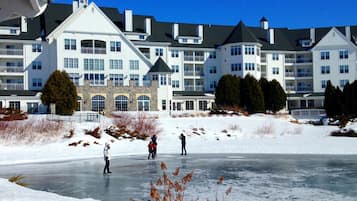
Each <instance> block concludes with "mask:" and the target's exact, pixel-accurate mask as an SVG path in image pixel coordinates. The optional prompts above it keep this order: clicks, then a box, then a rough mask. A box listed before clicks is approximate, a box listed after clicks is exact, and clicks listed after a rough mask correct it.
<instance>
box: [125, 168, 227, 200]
mask: <svg viewBox="0 0 357 201" xmlns="http://www.w3.org/2000/svg"><path fill="white" fill-rule="evenodd" d="M160 168H161V171H162V177H159V178H158V180H157V181H156V184H154V183H153V182H151V183H150V198H151V199H152V200H154V201H184V200H185V191H186V190H187V185H188V184H189V183H190V182H191V181H192V179H193V174H194V173H193V171H192V172H189V173H187V174H185V175H183V176H182V177H180V168H176V169H175V171H174V172H173V173H172V176H171V177H172V178H170V176H169V175H168V174H167V173H166V172H167V166H166V164H165V163H164V162H161V164H160ZM223 180H224V178H223V176H221V177H219V179H218V181H217V192H216V196H215V200H216V201H220V200H219V199H218V186H219V185H222V184H223ZM231 192H232V187H229V188H228V189H227V190H226V191H225V193H224V195H222V200H221V201H224V199H225V198H226V197H227V196H229V194H230V193H231ZM195 200H196V201H199V200H200V199H199V198H197V199H195ZM205 200H209V199H208V198H206V199H205ZM130 201H135V200H134V199H130Z"/></svg>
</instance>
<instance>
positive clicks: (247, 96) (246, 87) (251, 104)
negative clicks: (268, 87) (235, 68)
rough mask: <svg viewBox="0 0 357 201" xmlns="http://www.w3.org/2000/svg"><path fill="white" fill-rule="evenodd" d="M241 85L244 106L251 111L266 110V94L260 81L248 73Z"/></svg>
mask: <svg viewBox="0 0 357 201" xmlns="http://www.w3.org/2000/svg"><path fill="white" fill-rule="evenodd" d="M241 86H242V87H241V97H242V100H243V104H242V105H243V107H244V108H246V110H247V111H248V112H249V113H257V112H264V95H263V91H262V89H261V88H260V85H259V83H258V81H257V80H256V79H255V78H254V77H253V76H251V75H249V74H248V75H246V76H245V78H244V81H243V83H241Z"/></svg>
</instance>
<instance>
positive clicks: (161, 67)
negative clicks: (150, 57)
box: [149, 57, 172, 73]
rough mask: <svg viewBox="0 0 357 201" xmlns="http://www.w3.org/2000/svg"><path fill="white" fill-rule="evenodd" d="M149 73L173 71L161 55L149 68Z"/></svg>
mask: <svg viewBox="0 0 357 201" xmlns="http://www.w3.org/2000/svg"><path fill="white" fill-rule="evenodd" d="M149 73H172V71H171V69H170V68H169V66H168V65H167V64H166V63H165V61H164V60H163V59H162V58H161V57H159V58H158V59H157V61H156V62H155V64H154V66H153V67H151V69H150V70H149Z"/></svg>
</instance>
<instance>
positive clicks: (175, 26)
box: [172, 24, 179, 40]
mask: <svg viewBox="0 0 357 201" xmlns="http://www.w3.org/2000/svg"><path fill="white" fill-rule="evenodd" d="M178 36H179V24H173V25H172V38H173V39H174V40H175V39H176V38H177V37H178Z"/></svg>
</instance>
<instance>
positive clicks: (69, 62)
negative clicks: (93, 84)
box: [64, 58, 78, 68]
mask: <svg viewBox="0 0 357 201" xmlns="http://www.w3.org/2000/svg"><path fill="white" fill-rule="evenodd" d="M64 68H78V59H76V58H64Z"/></svg>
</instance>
